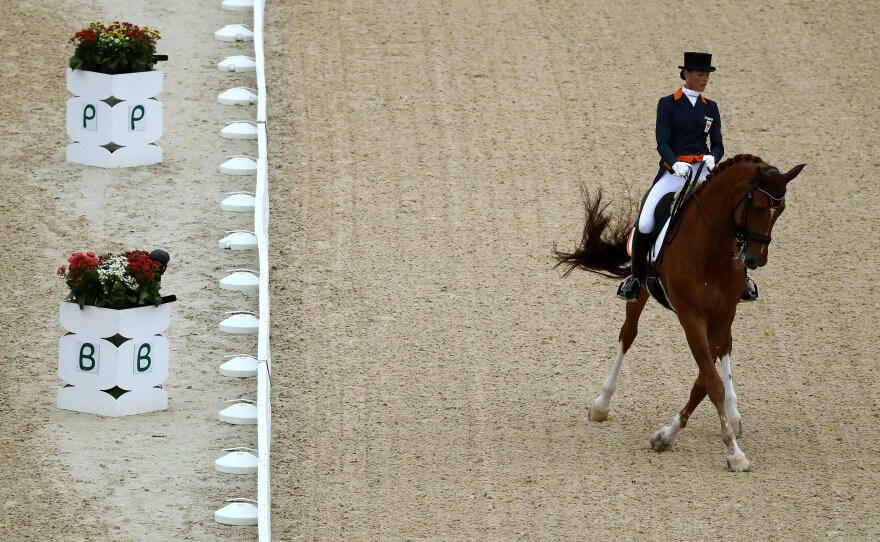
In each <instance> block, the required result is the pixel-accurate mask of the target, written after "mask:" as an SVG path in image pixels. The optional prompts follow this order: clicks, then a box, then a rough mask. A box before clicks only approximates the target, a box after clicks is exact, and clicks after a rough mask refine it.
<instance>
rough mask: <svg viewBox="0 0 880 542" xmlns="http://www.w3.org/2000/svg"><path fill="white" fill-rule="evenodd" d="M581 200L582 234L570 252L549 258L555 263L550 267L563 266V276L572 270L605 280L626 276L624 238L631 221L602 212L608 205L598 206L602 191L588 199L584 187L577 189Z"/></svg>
mask: <svg viewBox="0 0 880 542" xmlns="http://www.w3.org/2000/svg"><path fill="white" fill-rule="evenodd" d="M581 191H582V193H583V198H584V215H585V222H586V223H585V224H584V234H583V238H582V239H581V242H580V243H579V244H578V246H577V247H575V249H574V252H563V251H560V250H557V248H556V245H555V244H554V245H553V254H554V256H555V258H556V261H557V262H558V263H557V264H556V265H555V266H554V267H559V266H560V265H562V266H567V267H568V269H566V271H565V273H564V275H563V276H566V277H567V276H568V274H569V273H571V272H572V271H574V270H575V269H576V268H578V267H579V268H581V269H586V270H587V271H592V272H593V273H597V274H599V275H602V276H604V277H608V278H623V277H626V276H627V275H629V274H630V257H629V254H627V252H626V243H627V238H628V237H629V232H630V230H631V228H632V223H633V222H632V219H630V218H629V217H626V219H623V218H622V217H620V216H614V215H612V214H609V213H607V212H606V210H607V209H608V204H607V203H605V204H603V203H602V190H601V189H600V190H598V191H597V192H596V196H595V197H592V196H591V195H590V192H589V190H587V188H586V186H582V187H581Z"/></svg>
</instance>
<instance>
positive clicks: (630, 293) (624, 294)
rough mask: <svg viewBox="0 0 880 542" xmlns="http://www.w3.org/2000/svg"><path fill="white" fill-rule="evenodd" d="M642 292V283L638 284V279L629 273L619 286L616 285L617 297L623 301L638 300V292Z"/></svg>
mask: <svg viewBox="0 0 880 542" xmlns="http://www.w3.org/2000/svg"><path fill="white" fill-rule="evenodd" d="M641 293H642V285H641V284H639V279H637V278H635V277H634V276H632V275H630V276H628V277H626V280H624V281H623V282H621V283H620V286H618V287H617V298H618V299H623V300H624V301H630V302H633V301H638V299H639V294H641Z"/></svg>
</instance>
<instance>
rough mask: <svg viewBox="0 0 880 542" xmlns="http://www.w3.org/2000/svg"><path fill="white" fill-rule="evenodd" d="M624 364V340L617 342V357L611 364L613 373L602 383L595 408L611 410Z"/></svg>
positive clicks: (603, 410)
mask: <svg viewBox="0 0 880 542" xmlns="http://www.w3.org/2000/svg"><path fill="white" fill-rule="evenodd" d="M622 365H623V342H622V341H621V342H618V343H617V357H616V358H614V364H613V365H612V366H611V373H610V374H609V375H608V378H606V379H605V382H604V383H603V384H602V393H600V394H599V397H596V400H595V401H593V408H595V409H596V410H599V411H601V412H608V411H609V410H611V396H612V395H614V391H615V390H616V389H617V377H618V375H619V374H620V367H621V366H622Z"/></svg>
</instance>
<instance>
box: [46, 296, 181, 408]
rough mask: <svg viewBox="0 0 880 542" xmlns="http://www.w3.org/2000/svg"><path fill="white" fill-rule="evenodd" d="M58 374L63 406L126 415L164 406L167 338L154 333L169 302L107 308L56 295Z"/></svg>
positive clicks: (167, 316) (164, 323)
mask: <svg viewBox="0 0 880 542" xmlns="http://www.w3.org/2000/svg"><path fill="white" fill-rule="evenodd" d="M59 314H60V321H61V325H62V326H63V327H64V328H65V329H66V330H67V331H68V332H69V333H68V334H67V335H65V336H63V337H61V339H59V341H58V375H59V376H60V377H61V379H62V380H63V381H64V382H65V386H64V387H63V388H61V389H60V390H58V397H57V405H58V408H61V409H64V410H74V411H77V412H87V413H92V414H100V415H102V416H127V415H130V414H142V413H144V412H154V411H157V410H167V408H168V393H167V392H166V391H165V390H163V389H162V388H161V387H160V385H161V384H162V383H163V382H164V381H165V380H166V379H167V378H168V368H169V346H168V339H166V338H165V337H163V336H162V335H159V333H161V332H162V331H164V330H165V329H167V328H168V325H169V324H170V321H171V307H170V304H169V303H163V304H161V305H159V306H149V307H136V308H131V309H122V310H115V309H107V308H99V307H92V306H86V307H85V308H83V309H80V308H79V306H78V305H77V304H76V303H72V302H69V301H62V302H61V304H60V308H59Z"/></svg>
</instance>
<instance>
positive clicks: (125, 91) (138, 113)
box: [67, 68, 163, 168]
mask: <svg viewBox="0 0 880 542" xmlns="http://www.w3.org/2000/svg"><path fill="white" fill-rule="evenodd" d="M162 78H163V73H162V72H161V71H148V72H140V73H125V74H120V75H108V74H105V73H97V72H90V71H84V70H71V69H69V68H68V70H67V89H68V90H70V92H72V93H73V94H74V97H73V98H71V99H70V100H68V102H67V135H68V136H69V137H70V138H71V139H73V140H74V143H71V144H70V145H68V146H67V161H68V162H74V163H77V164H85V165H88V166H97V167H103V168H120V167H133V166H146V165H151V164H158V163H159V162H161V161H162V148H161V147H159V146H158V145H156V141H158V140H159V138H160V137H162V113H163V107H162V102H160V101H158V100H157V99H156V98H155V96H156V95H157V94H159V93H160V92H162Z"/></svg>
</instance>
